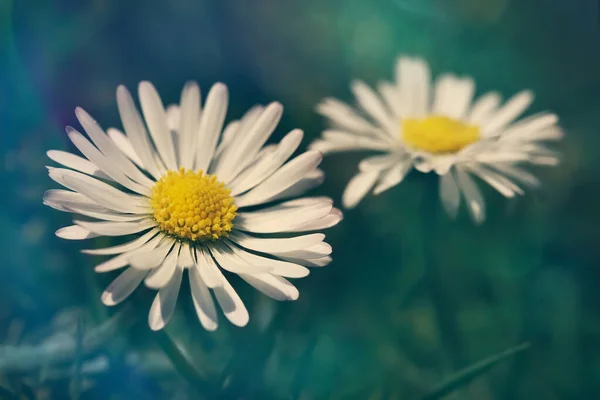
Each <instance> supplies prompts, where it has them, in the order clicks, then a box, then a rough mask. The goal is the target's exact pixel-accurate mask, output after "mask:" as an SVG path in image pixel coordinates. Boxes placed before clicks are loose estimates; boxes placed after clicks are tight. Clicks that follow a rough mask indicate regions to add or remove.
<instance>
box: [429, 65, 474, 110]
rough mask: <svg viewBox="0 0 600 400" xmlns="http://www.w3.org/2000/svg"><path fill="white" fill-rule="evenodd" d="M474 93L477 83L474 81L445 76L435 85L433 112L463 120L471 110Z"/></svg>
mask: <svg viewBox="0 0 600 400" xmlns="http://www.w3.org/2000/svg"><path fill="white" fill-rule="evenodd" d="M474 91H475V83H474V81H473V80H472V79H470V78H463V79H461V78H457V77H455V76H453V75H443V76H442V77H440V78H439V79H438V81H437V82H436V85H435V98H434V104H433V112H434V113H435V114H441V115H446V116H448V117H450V118H454V119H459V120H460V119H462V118H463V117H464V116H465V114H466V112H467V110H468V109H469V106H470V104H471V99H472V98H473V93H474Z"/></svg>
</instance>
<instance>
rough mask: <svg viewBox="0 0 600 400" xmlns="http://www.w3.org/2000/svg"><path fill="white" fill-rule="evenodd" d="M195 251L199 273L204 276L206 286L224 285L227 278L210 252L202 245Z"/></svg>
mask: <svg viewBox="0 0 600 400" xmlns="http://www.w3.org/2000/svg"><path fill="white" fill-rule="evenodd" d="M195 252H196V266H197V268H198V273H199V274H200V276H201V277H202V280H203V281H204V283H206V286H208V287H209V288H211V289H214V288H216V287H218V286H223V285H224V284H225V279H224V277H223V274H222V273H221V271H219V267H218V266H217V264H216V263H215V260H213V258H212V256H211V255H210V252H209V251H208V250H206V249H203V248H201V247H198V248H196V249H195Z"/></svg>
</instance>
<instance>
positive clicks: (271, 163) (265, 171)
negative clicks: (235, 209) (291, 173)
mask: <svg viewBox="0 0 600 400" xmlns="http://www.w3.org/2000/svg"><path fill="white" fill-rule="evenodd" d="M303 136H304V133H303V132H302V131H301V130H300V129H295V130H293V131H291V132H290V133H288V134H287V135H286V136H285V137H284V138H283V139H281V142H280V143H279V145H278V146H277V148H276V149H275V150H274V151H273V152H272V153H270V154H267V155H265V156H264V157H262V158H261V159H260V160H259V161H258V162H257V163H256V164H254V165H252V166H251V167H249V168H247V169H246V170H245V171H243V172H242V173H240V175H238V177H237V178H236V179H234V180H233V181H232V182H231V184H230V185H229V186H230V187H231V188H232V191H231V195H232V196H237V195H238V194H240V193H243V192H245V191H247V190H249V189H252V188H253V187H255V186H256V185H258V184H259V183H261V182H263V181H264V180H265V179H266V178H268V177H269V176H271V174H273V173H274V172H275V171H276V170H277V169H278V168H279V167H281V166H282V165H283V163H284V162H286V161H287V160H288V159H289V158H290V157H291V156H292V154H293V153H294V151H296V149H297V148H298V146H299V145H300V142H301V141H302V137H303Z"/></svg>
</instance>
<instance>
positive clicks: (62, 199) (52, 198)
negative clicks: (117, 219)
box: [43, 189, 109, 212]
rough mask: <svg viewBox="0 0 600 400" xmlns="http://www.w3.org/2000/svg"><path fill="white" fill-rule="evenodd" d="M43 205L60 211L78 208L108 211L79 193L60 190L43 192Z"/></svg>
mask: <svg viewBox="0 0 600 400" xmlns="http://www.w3.org/2000/svg"><path fill="white" fill-rule="evenodd" d="M43 202H44V204H46V205H48V206H50V207H52V208H55V209H57V210H60V211H66V212H71V209H72V208H74V207H75V208H79V209H83V210H86V211H92V212H104V211H109V210H108V209H107V208H106V207H102V206H100V205H99V204H97V203H95V202H93V201H92V200H90V199H88V198H87V197H85V196H84V195H82V194H81V193H75V192H71V191H68V190H62V189H50V190H46V191H45V192H44V197H43Z"/></svg>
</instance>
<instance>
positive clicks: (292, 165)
mask: <svg viewBox="0 0 600 400" xmlns="http://www.w3.org/2000/svg"><path fill="white" fill-rule="evenodd" d="M322 159H323V155H322V154H321V153H319V152H316V151H307V152H306V153H303V154H300V155H299V156H298V157H296V158H294V159H292V160H291V161H289V162H287V163H286V164H285V165H284V166H283V167H281V168H280V169H279V170H278V171H277V172H275V173H274V174H273V175H271V176H270V177H269V178H267V179H266V180H265V181H264V182H262V183H261V184H259V185H258V186H256V187H255V188H254V189H252V190H250V191H249V192H248V193H246V194H244V195H242V196H238V197H236V198H235V204H236V205H237V206H238V207H246V206H252V205H257V204H261V203H264V202H267V201H268V200H270V199H271V198H272V197H274V196H276V195H277V194H279V193H281V192H283V191H284V190H285V189H287V188H289V187H290V186H292V185H294V184H295V183H296V182H298V181H299V180H301V179H302V177H303V176H304V175H305V174H307V173H308V172H310V171H312V170H314V169H315V168H316V167H317V166H318V165H319V163H320V162H321V160H322Z"/></svg>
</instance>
